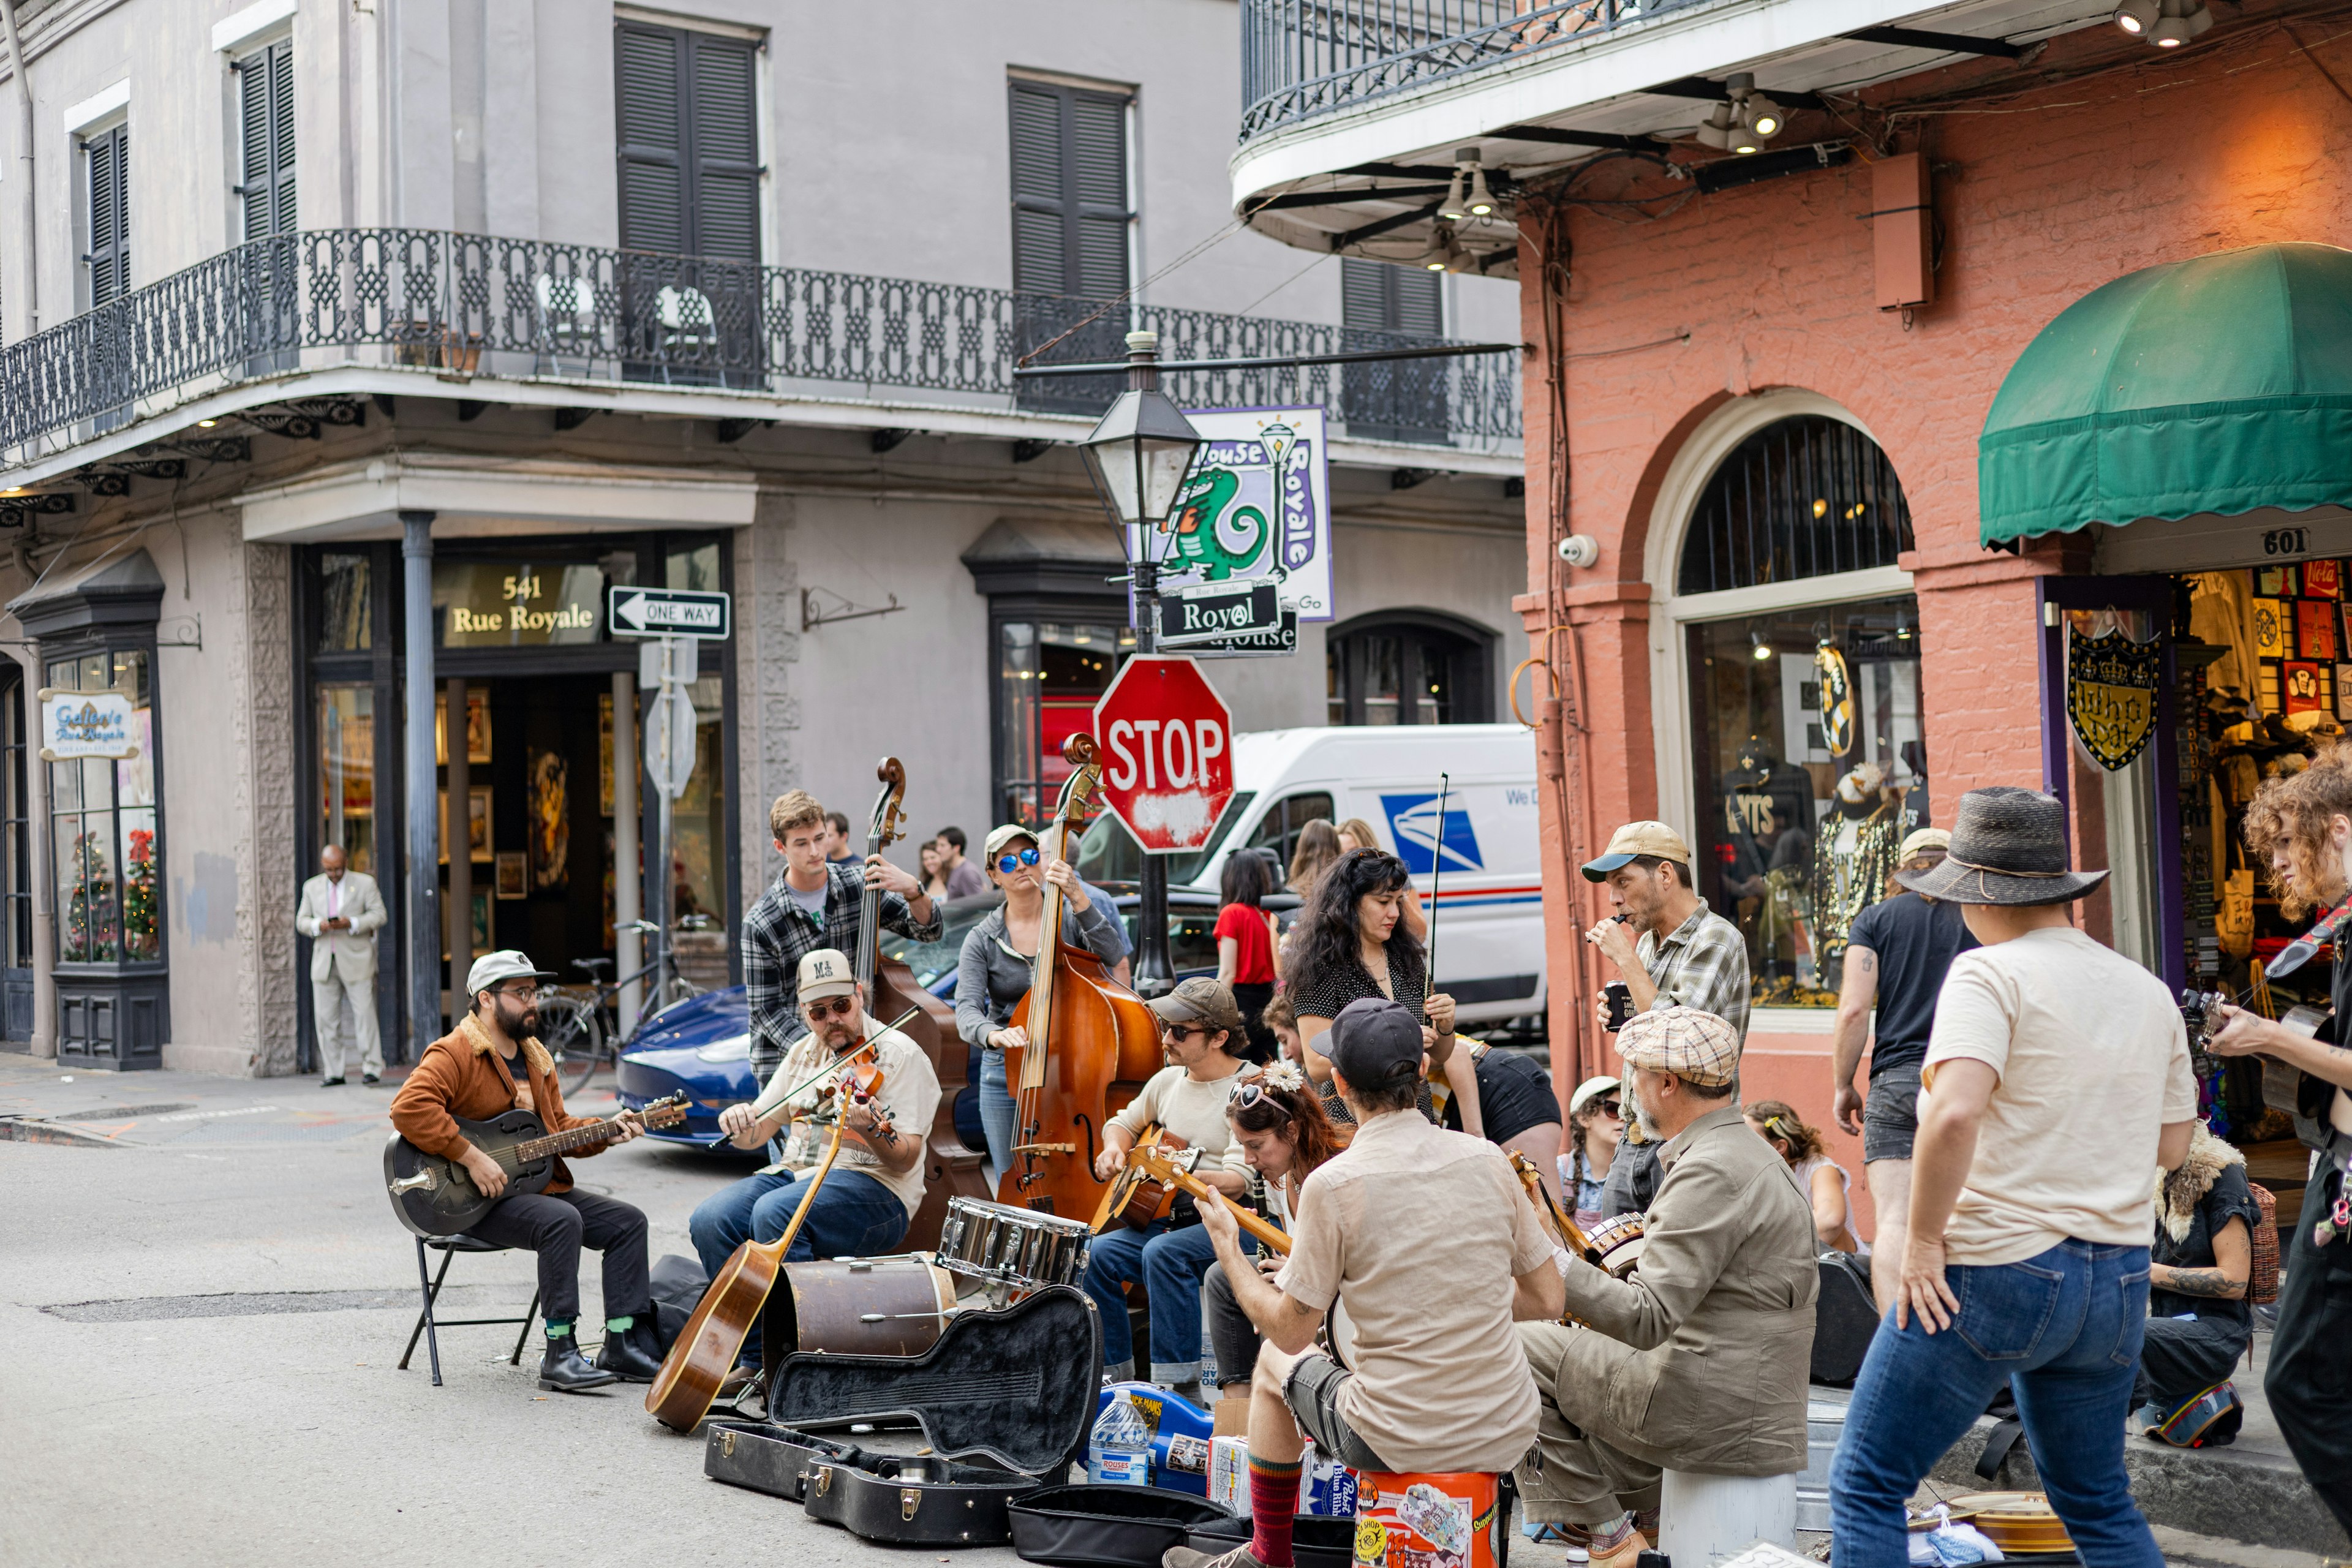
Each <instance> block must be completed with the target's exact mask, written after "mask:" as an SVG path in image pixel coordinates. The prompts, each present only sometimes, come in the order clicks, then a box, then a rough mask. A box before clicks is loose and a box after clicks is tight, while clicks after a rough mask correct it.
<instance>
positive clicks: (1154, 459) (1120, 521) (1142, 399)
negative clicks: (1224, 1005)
mask: <svg viewBox="0 0 2352 1568" xmlns="http://www.w3.org/2000/svg"><path fill="white" fill-rule="evenodd" d="M1205 444H1206V443H1205V442H1204V441H1203V440H1202V437H1201V433H1200V432H1199V431H1198V430H1195V429H1193V428H1192V421H1191V420H1189V419H1187V418H1185V417H1184V411H1183V410H1182V409H1181V408H1179V407H1177V406H1176V405H1175V404H1174V403H1172V402H1171V401H1170V400H1169V397H1168V395H1167V394H1166V393H1164V392H1161V391H1160V334H1159V333H1157V332H1129V333H1128V334H1127V390H1126V391H1125V392H1122V393H1120V394H1119V395H1118V401H1116V402H1114V403H1113V404H1112V405H1110V407H1109V409H1108V410H1107V411H1106V412H1105V413H1104V415H1103V416H1102V420H1101V423H1099V424H1097V426H1095V428H1094V434H1092V435H1091V436H1088V437H1087V438H1086V441H1085V442H1084V444H1082V445H1081V446H1080V447H1079V448H1078V450H1079V452H1080V453H1081V455H1083V456H1084V457H1085V458H1086V460H1087V473H1089V474H1090V475H1092V476H1093V478H1094V481H1095V488H1096V489H1097V490H1098V491H1100V492H1101V494H1102V499H1103V506H1104V508H1105V509H1106V510H1108V511H1109V513H1110V517H1111V522H1112V524H1113V526H1115V527H1117V528H1118V538H1119V549H1120V552H1121V553H1123V554H1124V555H1126V557H1127V563H1128V570H1129V579H1128V581H1129V584H1131V585H1132V587H1133V589H1134V603H1135V615H1136V622H1137V624H1136V628H1135V636H1136V651H1138V652H1139V653H1150V652H1153V651H1154V650H1155V649H1156V648H1157V647H1159V637H1160V560H1159V557H1158V556H1156V555H1155V554H1154V553H1153V543H1152V541H1153V538H1154V536H1155V535H1157V534H1161V533H1164V532H1165V531H1166V523H1167V521H1168V514H1169V512H1170V511H1171V510H1173V509H1174V507H1175V504H1176V497H1177V496H1178V494H1179V493H1181V491H1182V489H1183V488H1184V479H1185V476H1186V475H1188V474H1190V473H1191V472H1192V460H1193V458H1196V457H1197V456H1199V454H1200V450H1201V448H1202V446H1204V445H1205ZM1142 905H1143V907H1142V912H1141V915H1140V917H1139V922H1138V923H1139V924H1140V926H1141V927H1142V938H1143V940H1142V942H1140V943H1139V945H1138V947H1137V950H1136V954H1135V989H1136V993H1137V994H1139V995H1141V996H1145V997H1152V996H1159V995H1162V994H1166V993H1167V992H1168V991H1169V990H1170V989H1171V987H1172V986H1174V984H1176V973H1175V966H1174V964H1172V963H1170V961H1169V957H1168V862H1167V861H1166V860H1165V859H1164V858H1161V857H1160V856H1158V855H1155V854H1152V853H1151V852H1150V850H1145V851H1144V854H1143V887H1142Z"/></svg>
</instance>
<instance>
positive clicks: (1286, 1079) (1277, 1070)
mask: <svg viewBox="0 0 2352 1568" xmlns="http://www.w3.org/2000/svg"><path fill="white" fill-rule="evenodd" d="M1258 1079H1259V1081H1261V1082H1262V1083H1264V1084H1265V1086H1266V1088H1268V1089H1287V1090H1290V1091H1292V1092H1294V1093H1295V1092H1296V1091H1297V1090H1299V1089H1305V1088H1306V1087H1307V1075H1306V1074H1305V1073H1303V1072H1301V1071H1299V1070H1298V1064H1297V1062H1293V1061H1277V1062H1274V1063H1270V1064H1269V1065H1268V1066H1267V1067H1266V1068H1265V1069H1264V1070H1263V1071H1261V1072H1260V1073H1259V1074H1258Z"/></svg>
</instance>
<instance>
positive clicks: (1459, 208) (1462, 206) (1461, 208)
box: [1437, 154, 1470, 223]
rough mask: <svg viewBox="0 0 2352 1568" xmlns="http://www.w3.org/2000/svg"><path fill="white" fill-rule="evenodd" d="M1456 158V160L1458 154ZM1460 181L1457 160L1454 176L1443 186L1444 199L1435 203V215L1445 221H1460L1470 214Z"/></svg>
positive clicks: (1459, 166)
mask: <svg viewBox="0 0 2352 1568" xmlns="http://www.w3.org/2000/svg"><path fill="white" fill-rule="evenodd" d="M1456 158H1457V160H1458V158H1459V154H1456ZM1462 182H1463V174H1462V165H1461V163H1459V162H1458V161H1457V162H1456V163H1454V178H1453V179H1452V180H1451V181H1449V182H1448V183H1447V184H1446V187H1445V199H1444V201H1442V202H1440V203H1438V204H1437V216H1439V217H1440V218H1443V219H1444V221H1445V222H1447V223H1460V222H1461V221H1462V220H1463V219H1464V218H1465V217H1468V216H1470V206H1469V200H1468V198H1467V197H1466V196H1465V195H1464V194H1463V189H1462Z"/></svg>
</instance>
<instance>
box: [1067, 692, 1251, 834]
mask: <svg viewBox="0 0 2352 1568" xmlns="http://www.w3.org/2000/svg"><path fill="white" fill-rule="evenodd" d="M1095 744H1096V746H1097V748H1098V750H1099V753H1100V757H1101V762H1102V771H1103V772H1102V778H1103V791H1102V794H1103V803H1104V804H1105V805H1108V806H1109V807H1110V808H1111V809H1112V810H1113V811H1115V812H1117V813H1118V816H1119V820H1121V821H1122V822H1124V823H1126V824H1127V826H1128V831H1129V832H1130V833H1132V834H1134V835H1135V839H1136V842H1137V843H1139V844H1140V845H1142V846H1143V847H1145V848H1146V849H1150V850H1160V851H1171V850H1180V849H1198V848H1199V847H1201V846H1202V845H1203V844H1205V843H1207V842H1208V841H1209V833H1210V830H1211V829H1213V828H1214V827H1215V826H1216V825H1217V818H1218V816H1220V815H1221V814H1223V811H1224V809H1225V803H1226V802H1227V801H1229V800H1231V799H1232V798H1233V794H1234V721H1233V715H1232V714H1231V713H1230V712H1228V711H1227V710H1226V708H1225V700H1224V699H1223V698H1222V697H1220V696H1218V695H1217V691H1216V688H1214V687H1213V686H1211V685H1210V684H1209V681H1208V678H1207V677H1206V676H1204V675H1202V673H1201V667H1200V666H1199V665H1197V664H1194V663H1193V662H1192V660H1191V659H1189V658H1178V657H1174V656H1171V655H1167V654H1138V655H1136V656H1135V657H1134V658H1130V659H1129V660H1128V661H1127V664H1126V667H1125V668H1122V669H1120V671H1119V672H1118V676H1117V677H1116V678H1115V679H1113V680H1112V681H1111V683H1110V689H1109V690H1108V691H1106V692H1104V693H1103V694H1102V700H1101V701H1099V702H1097V703H1096V704H1095Z"/></svg>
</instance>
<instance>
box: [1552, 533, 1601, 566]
mask: <svg viewBox="0 0 2352 1568" xmlns="http://www.w3.org/2000/svg"><path fill="white" fill-rule="evenodd" d="M1559 558H1560V559H1561V560H1562V561H1565V562H1567V563H1569V564H1570V566H1574V567H1576V568H1578V569H1579V570H1582V569H1584V568H1587V567H1591V566H1598V565H1600V564H1601V542H1600V541H1599V540H1597V539H1595V538H1593V537H1592V535H1591V534H1589V533H1571V534H1570V535H1569V536H1568V537H1567V538H1566V539H1563V540H1561V541H1560V542H1559Z"/></svg>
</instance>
